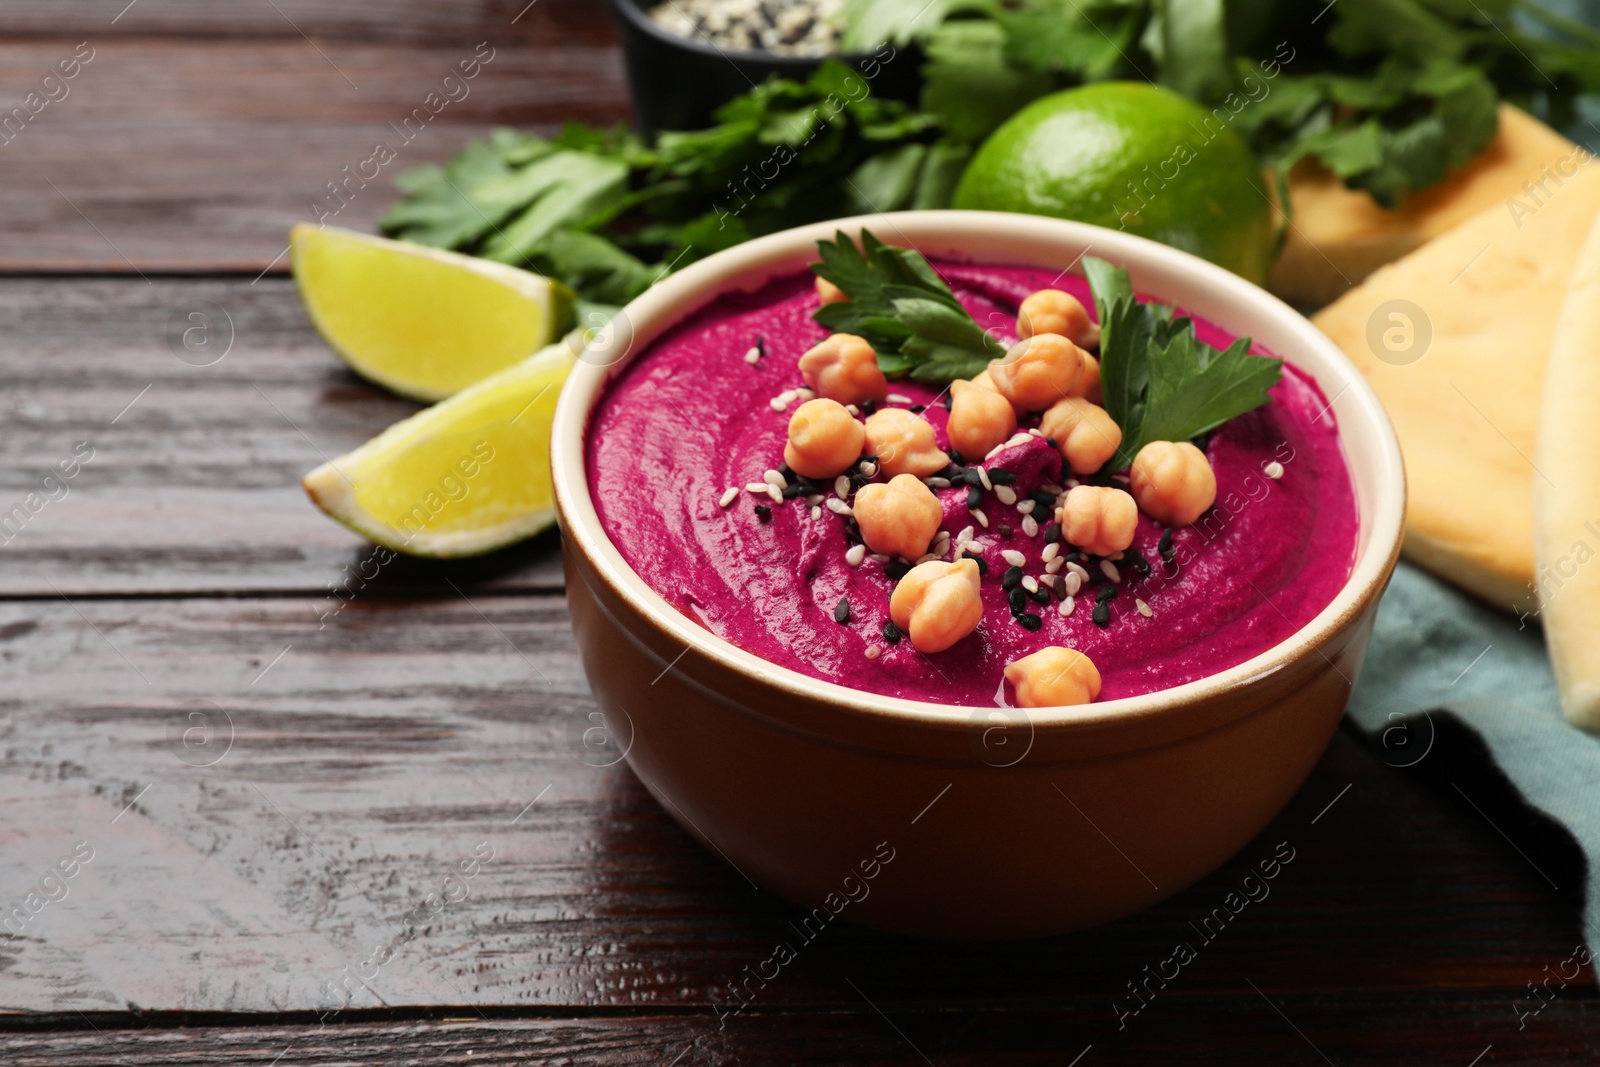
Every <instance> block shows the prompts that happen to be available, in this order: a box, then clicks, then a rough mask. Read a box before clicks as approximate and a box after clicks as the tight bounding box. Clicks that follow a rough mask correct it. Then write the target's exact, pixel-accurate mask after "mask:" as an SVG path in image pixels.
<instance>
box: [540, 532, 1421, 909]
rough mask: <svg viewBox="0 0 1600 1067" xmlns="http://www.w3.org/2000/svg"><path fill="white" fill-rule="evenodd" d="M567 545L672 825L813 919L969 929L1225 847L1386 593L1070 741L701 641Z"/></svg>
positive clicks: (625, 737)
mask: <svg viewBox="0 0 1600 1067" xmlns="http://www.w3.org/2000/svg"><path fill="white" fill-rule="evenodd" d="M562 523H563V530H564V531H565V517H564V516H563V518H562ZM567 544H568V546H569V548H568V551H567V552H566V553H565V560H566V575H567V595H568V598H569V603H570V607H571V612H572V625H573V631H574V633H575V634H576V635H577V640H578V648H579V652H580V653H581V655H582V658H583V666H584V670H585V672H586V673H587V675H588V677H589V682H590V685H591V687H592V688H593V690H594V694H595V699H596V700H597V701H598V702H599V704H600V707H601V708H602V710H603V711H604V712H605V714H606V720H607V722H608V724H611V725H612V727H613V729H614V732H615V733H616V734H617V735H618V738H617V739H618V742H619V744H621V745H624V746H626V748H627V754H628V763H629V765H630V766H631V767H632V768H633V770H634V771H635V773H637V774H638V776H639V779H640V780H641V781H642V782H643V783H644V784H645V786H646V788H648V789H649V790H650V792H651V794H652V795H653V796H654V797H655V798H656V799H657V800H658V801H660V802H661V804H662V807H664V808H665V809H666V810H667V811H668V812H670V813H671V814H672V816H673V818H674V819H676V820H677V822H678V823H679V825H681V826H683V827H684V829H686V830H687V831H689V832H690V833H691V834H693V835H694V836H695V837H696V838H698V839H699V840H700V841H701V843H702V844H704V845H705V846H706V847H707V848H709V849H710V850H711V851H712V852H714V853H716V854H717V855H719V856H721V857H722V858H723V859H724V860H726V861H727V862H728V863H729V864H730V865H732V866H733V867H734V868H735V869H736V870H737V871H739V872H740V873H741V874H742V875H744V877H746V878H747V879H749V880H750V881H751V882H753V883H754V884H755V885H757V886H760V887H761V888H763V889H768V890H771V891H773V892H775V893H778V894H780V895H782V896H784V897H787V898H788V899H789V900H791V901H793V902H795V903H796V904H799V905H800V906H801V907H803V908H808V909H820V910H818V911H817V912H815V917H814V920H813V921H814V922H815V923H817V924H825V923H826V922H827V921H829V920H830V919H831V918H832V917H833V916H834V915H835V914H837V915H838V917H840V918H844V919H846V920H847V921H850V922H854V923H860V924H862V925H866V926H871V927H875V928H878V929H881V930H889V931H892V932H895V933H902V934H913V935H918V936H924V937H936V938H947V939H955V940H978V939H994V938H1023V937H1039V936H1045V935H1049V934H1056V933H1063V932H1065V931H1069V930H1076V929H1081V928H1083V927H1087V926H1093V925H1096V924H1098V923H1103V922H1108V921H1110V920H1112V919H1116V918H1118V917H1120V916H1123V915H1127V914H1130V913H1132V912H1135V911H1138V910H1140V909H1142V908H1145V907H1148V906H1150V905H1151V904H1154V903H1155V902H1157V901H1159V900H1162V899H1164V898H1165V897H1167V896H1169V895H1171V894H1172V893H1175V892H1177V891H1178V890H1180V889H1182V888H1184V887H1185V886H1187V885H1189V884H1190V883H1192V882H1194V881H1196V880H1197V879H1199V878H1200V877H1202V876H1204V875H1205V874H1206V873H1207V872H1209V871H1211V870H1213V869H1215V868H1216V867H1217V866H1218V865H1220V864H1221V863H1223V862H1224V861H1226V860H1227V858H1228V857H1229V856H1232V855H1233V854H1234V853H1235V852H1237V851H1238V850H1239V849H1240V848H1241V847H1243V846H1244V845H1245V844H1246V843H1248V842H1249V841H1250V840H1251V839H1252V838H1253V837H1254V836H1255V835H1256V834H1258V833H1259V832H1260V831H1261V830H1262V828H1263V827H1265V826H1266V825H1267V823H1268V822H1269V821H1271V819H1272V817H1273V816H1274V815H1275V814H1276V813H1277V812H1278V811H1279V809H1281V808H1282V807H1283V805H1284V804H1285V803H1286V802H1287V801H1288V799H1289V797H1290V796H1292V795H1293V794H1294V792H1295V790H1296V789H1298V788H1299V786H1300V784H1301V783H1302V782H1303V781H1304V780H1305V778H1306V775H1307V774H1308V773H1310V770H1311V768H1312V766H1313V765H1314V764H1315V763H1316V761H1317V759H1318V758H1319V757H1320V756H1321V754H1322V751H1323V749H1324V748H1325V747H1326V745H1327V743H1328V739H1329V738H1330V737H1331V736H1332V733H1333V730H1334V729H1335V727H1336V726H1337V725H1338V722H1339V717H1340V716H1341V715H1342V714H1343V712H1344V707H1345V703H1346V701H1347V700H1348V699H1349V696H1350V689H1351V686H1352V680H1353V679H1354V678H1355V677H1356V676H1357V674H1358V672H1359V670H1360V666H1361V660H1362V658H1363V656H1364V654H1365V652H1366V647H1367V640H1368V638H1369V637H1370V635H1371V632H1372V624H1373V619H1374V617H1375V615H1376V610H1377V602H1378V597H1377V595H1376V594H1377V590H1375V591H1374V595H1372V596H1370V597H1368V598H1367V599H1366V600H1365V601H1364V602H1362V603H1361V604H1360V605H1359V607H1358V608H1357V610H1355V611H1353V612H1351V613H1350V614H1349V616H1348V617H1347V618H1346V619H1345V620H1344V624H1343V625H1342V626H1341V627H1340V628H1339V629H1338V630H1337V631H1336V632H1335V633H1334V634H1333V635H1332V637H1331V638H1330V639H1329V640H1328V641H1327V642H1325V643H1324V644H1323V645H1321V646H1320V648H1319V651H1320V653H1321V655H1316V654H1311V655H1306V656H1302V657H1300V658H1298V659H1297V660H1296V661H1294V662H1293V663H1291V664H1289V665H1288V666H1286V667H1285V668H1284V669H1282V670H1281V671H1278V672H1276V673H1275V674H1273V675H1271V676H1269V677H1267V678H1264V679H1261V680H1260V681H1259V682H1258V683H1257V684H1254V685H1250V686H1242V687H1239V688H1238V689H1236V690H1233V691H1229V692H1224V693H1220V694H1217V695H1214V696H1210V697H1207V698H1203V699H1201V700H1200V701H1198V702H1196V703H1195V704H1194V705H1192V706H1190V707H1188V708H1185V709H1184V711H1183V714H1182V716H1181V720H1182V721H1181V722H1177V723H1174V722H1173V718H1174V717H1173V716H1169V717H1167V719H1166V720H1161V719H1155V720H1152V719H1143V720H1135V721H1132V722H1128V723H1118V724H1112V725H1111V726H1108V727H1107V728H1106V729H1105V730H1103V731H1101V732H1100V733H1099V735H1098V736H1088V735H1085V736H1074V737H1072V738H1068V739H1061V740H1056V739H1054V738H1051V737H1048V736H1045V734H1044V732H1043V731H1038V732H1034V731H1031V730H1030V729H1029V728H1028V726H1027V724H1026V722H1025V721H1024V720H1023V719H1022V717H1021V716H1017V717H1016V718H1015V719H1013V720H1012V721H1010V722H1009V723H1006V722H1001V723H999V724H995V723H991V722H989V721H987V714H988V713H987V711H985V717H986V718H985V721H983V722H974V721H973V720H971V719H966V720H956V721H954V722H953V723H951V724H949V725H939V724H933V723H927V722H906V721H893V722H880V721H877V720H869V719H867V718H865V717H857V718H856V719H854V720H851V719H850V718H849V717H848V716H843V717H842V716H840V715H839V713H838V709H837V708H835V707H834V706H832V705H830V704H828V703H826V702H823V701H819V700H814V699H810V698H807V697H803V696H796V695H794V694H792V693H787V692H783V691H778V690H775V689H772V688H770V687H767V686H764V685H762V684H760V683H759V682H753V681H751V680H750V679H748V678H745V677H744V676H743V675H741V674H739V673H738V672H735V671H731V670H729V669H728V668H726V667H725V666H723V665H721V664H718V663H716V662H715V661H713V660H711V659H709V658H705V657H701V656H699V655H698V654H697V653H696V652H695V651H693V650H689V651H687V652H686V651H685V649H684V648H683V646H682V645H681V643H679V642H677V641H676V640H675V639H674V638H673V637H672V636H671V635H669V634H668V633H667V632H666V631H664V630H663V629H662V628H660V627H659V626H657V625H656V624H655V623H654V622H653V621H652V620H651V618H650V617H649V616H648V615H646V614H645V613H643V612H640V611H638V610H636V609H634V608H633V607H631V606H630V605H629V604H628V602H627V600H626V599H625V598H624V597H622V596H620V595H619V594H618V591H617V590H616V589H614V588H612V587H611V586H609V585H608V583H607V582H606V581H605V580H604V578H603V577H602V576H601V575H600V574H599V573H598V571H596V569H595V568H594V567H593V566H592V565H591V564H590V563H589V562H588V561H587V560H586V559H585V557H584V556H583V554H582V553H581V552H577V551H572V550H571V548H570V545H571V539H570V538H568V539H567ZM1390 567H1391V569H1392V567H1393V562H1392V561H1391V562H1390ZM1385 580H1387V578H1386V579H1385ZM680 656H681V658H679V657H680ZM808 724H814V728H808ZM1174 726H1177V727H1178V729H1177V730H1174ZM1187 730H1192V731H1193V732H1187V733H1186V735H1185V736H1178V737H1173V736H1172V735H1173V734H1174V733H1175V732H1176V733H1179V734H1185V732H1186V731H1187ZM885 855H887V856H891V857H892V858H891V859H890V860H889V861H888V862H887V863H884V862H882V858H883V857H884V856H885ZM868 873H872V874H874V875H875V877H872V878H870V879H869V878H868V877H867V875H868ZM811 928H812V927H811V926H810V925H809V924H808V926H807V930H808V931H809V930H810V929H811ZM808 936H809V935H808Z"/></svg>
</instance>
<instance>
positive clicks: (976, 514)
mask: <svg viewBox="0 0 1600 1067" xmlns="http://www.w3.org/2000/svg"><path fill="white" fill-rule="evenodd" d="M970 514H971V515H972V517H973V518H975V519H977V520H978V525H979V526H982V527H983V528H984V529H985V530H987V529H988V528H989V516H987V515H985V514H984V513H983V509H982V508H973V509H971V511H970Z"/></svg>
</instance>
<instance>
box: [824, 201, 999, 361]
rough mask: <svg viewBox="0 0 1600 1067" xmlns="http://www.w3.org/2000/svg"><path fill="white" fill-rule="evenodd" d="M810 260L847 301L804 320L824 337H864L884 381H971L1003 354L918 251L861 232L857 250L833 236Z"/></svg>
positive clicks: (842, 236)
mask: <svg viewBox="0 0 1600 1067" xmlns="http://www.w3.org/2000/svg"><path fill="white" fill-rule="evenodd" d="M817 254H818V256H819V257H820V260H819V262H816V263H813V264H812V265H811V269H812V270H813V271H815V272H816V274H817V275H818V276H819V277H822V278H826V279H827V280H828V281H830V282H832V283H833V284H834V285H837V286H838V287H839V288H840V289H841V290H843V292H844V294H845V295H846V296H847V297H849V298H850V299H848V300H841V301H838V302H836V303H832V304H824V305H822V306H821V307H820V308H818V309H817V310H816V311H815V312H813V313H812V315H811V317H812V318H813V319H814V320H816V322H817V323H818V324H819V325H821V326H822V327H824V328H825V329H827V330H828V331H829V332H830V333H851V334H855V335H856V336H857V337H862V338H865V339H866V341H867V342H868V343H869V344H871V345H872V348H873V350H874V351H875V352H877V353H878V366H879V368H881V369H882V371H883V373H884V374H885V375H887V376H888V377H891V378H898V377H901V376H903V375H906V374H910V376H911V377H912V378H914V379H915V380H917V381H919V382H947V381H951V380H953V379H955V378H971V377H974V376H975V375H977V374H979V373H981V372H982V371H983V369H984V368H985V367H987V366H988V365H989V361H990V360H991V359H995V358H997V357H999V356H1002V355H1004V354H1005V348H1004V346H1003V345H1001V344H1000V342H999V341H996V340H995V339H994V338H993V337H991V336H989V334H988V333H986V332H984V330H983V328H982V327H981V326H979V325H978V324H977V323H976V322H975V321H973V318H972V316H971V315H970V314H969V313H968V312H967V309H966V308H964V307H962V306H961V302H960V301H959V300H957V299H956V297H955V294H954V293H952V292H951V291H950V287H949V286H948V285H946V284H945V283H944V280H943V279H942V278H940V277H939V275H938V274H936V273H935V272H934V269H933V267H931V266H930V265H929V264H928V261H927V260H926V259H924V258H923V257H922V254H921V253H920V252H917V251H915V250H913V249H910V248H896V247H894V246H893V245H886V244H884V243H883V242H882V241H880V240H878V238H877V237H875V236H873V234H872V233H871V231H868V230H862V231H861V247H860V248H859V249H858V248H857V247H856V245H855V242H854V241H852V240H850V237H849V235H848V234H846V233H845V232H844V231H843V230H840V231H839V232H838V233H837V234H836V236H835V239H834V240H832V241H818V242H817Z"/></svg>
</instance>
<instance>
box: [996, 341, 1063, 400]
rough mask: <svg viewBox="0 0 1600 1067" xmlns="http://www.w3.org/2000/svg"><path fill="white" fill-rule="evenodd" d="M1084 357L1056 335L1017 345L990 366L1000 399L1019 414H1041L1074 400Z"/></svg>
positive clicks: (1019, 342) (1021, 342) (1020, 342)
mask: <svg viewBox="0 0 1600 1067" xmlns="http://www.w3.org/2000/svg"><path fill="white" fill-rule="evenodd" d="M1085 355H1086V353H1085V352H1084V351H1083V350H1082V349H1081V348H1079V347H1078V346H1077V345H1075V344H1073V343H1072V342H1071V341H1069V340H1067V339H1066V338H1065V337H1062V336H1061V335H1060V334H1058V333H1041V334H1036V335H1034V336H1033V337H1030V338H1028V339H1027V340H1025V341H1018V342H1017V343H1016V344H1014V345H1012V346H1011V348H1010V349H1009V350H1008V351H1007V352H1006V354H1005V355H1004V356H1003V357H1001V358H1000V359H996V360H993V361H991V362H990V364H989V376H990V377H991V378H993V379H994V384H995V388H996V389H998V390H999V391H1000V395H1001V396H1003V397H1005V398H1006V399H1007V400H1009V401H1011V405H1012V407H1015V408H1016V409H1017V410H1018V411H1043V410H1044V409H1045V408H1047V407H1049V406H1050V405H1051V404H1054V403H1055V402H1056V401H1057V400H1060V399H1061V398H1062V397H1065V396H1073V395H1075V393H1076V390H1077V388H1078V383H1079V382H1081V381H1082V380H1083V357H1084V356H1085Z"/></svg>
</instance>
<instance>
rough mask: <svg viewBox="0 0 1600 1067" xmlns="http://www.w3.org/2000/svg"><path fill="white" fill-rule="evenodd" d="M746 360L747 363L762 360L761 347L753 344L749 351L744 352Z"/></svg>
mask: <svg viewBox="0 0 1600 1067" xmlns="http://www.w3.org/2000/svg"><path fill="white" fill-rule="evenodd" d="M744 361H745V362H746V363H760V362H761V349H759V348H757V347H755V346H754V345H752V346H751V347H750V351H748V352H746V353H745V354H744Z"/></svg>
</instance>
